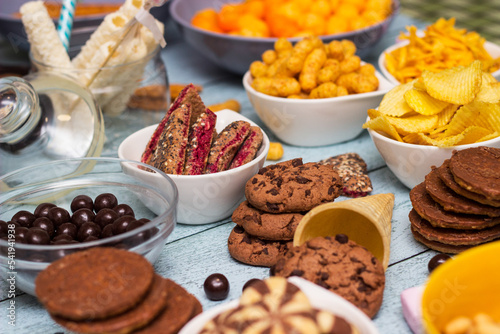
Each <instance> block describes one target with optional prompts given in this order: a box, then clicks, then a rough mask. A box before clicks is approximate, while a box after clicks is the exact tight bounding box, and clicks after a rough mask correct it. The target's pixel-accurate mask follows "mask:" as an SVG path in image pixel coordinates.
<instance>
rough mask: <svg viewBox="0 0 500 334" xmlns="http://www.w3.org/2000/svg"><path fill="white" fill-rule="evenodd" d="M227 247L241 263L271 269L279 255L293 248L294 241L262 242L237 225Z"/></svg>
mask: <svg viewBox="0 0 500 334" xmlns="http://www.w3.org/2000/svg"><path fill="white" fill-rule="evenodd" d="M227 246H228V249H229V254H231V256H232V257H233V258H234V259H236V260H238V261H240V262H243V263H246V264H250V265H253V266H263V267H270V266H272V265H273V264H275V263H276V259H277V258H278V256H279V255H281V254H283V253H285V251H286V250H287V249H288V248H289V247H291V246H292V241H272V240H261V239H259V238H257V237H254V236H252V235H250V234H248V233H247V232H246V231H245V230H244V229H243V228H242V227H241V226H239V225H236V226H235V227H234V228H233V230H232V231H231V234H230V235H229V238H228V241H227Z"/></svg>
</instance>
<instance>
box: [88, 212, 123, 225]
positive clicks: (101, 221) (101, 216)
mask: <svg viewBox="0 0 500 334" xmlns="http://www.w3.org/2000/svg"><path fill="white" fill-rule="evenodd" d="M118 218H119V217H118V213H116V211H114V210H113V209H110V208H104V209H101V210H100V211H99V212H98V213H97V214H96V215H95V219H94V223H96V224H97V225H99V226H100V227H101V228H104V226H106V225H109V224H113V222H114V221H115V220H117V219H118Z"/></svg>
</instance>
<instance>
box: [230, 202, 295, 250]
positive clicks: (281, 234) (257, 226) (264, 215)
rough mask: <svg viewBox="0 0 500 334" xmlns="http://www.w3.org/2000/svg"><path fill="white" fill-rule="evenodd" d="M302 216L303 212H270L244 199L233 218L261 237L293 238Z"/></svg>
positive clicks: (266, 238) (250, 232)
mask: <svg viewBox="0 0 500 334" xmlns="http://www.w3.org/2000/svg"><path fill="white" fill-rule="evenodd" d="M302 217H304V215H303V214H302V213H268V212H265V211H262V210H259V209H256V208H254V207H253V206H252V205H251V204H250V203H248V201H244V202H242V203H241V204H240V205H239V206H238V207H237V208H236V210H234V212H233V215H232V217H231V218H232V220H233V222H234V223H236V224H238V225H240V226H241V227H243V229H244V230H245V231H247V232H248V233H249V234H251V235H253V236H256V237H259V238H261V239H264V240H292V239H293V235H294V233H295V230H296V229H297V226H298V225H299V223H300V220H301V219H302Z"/></svg>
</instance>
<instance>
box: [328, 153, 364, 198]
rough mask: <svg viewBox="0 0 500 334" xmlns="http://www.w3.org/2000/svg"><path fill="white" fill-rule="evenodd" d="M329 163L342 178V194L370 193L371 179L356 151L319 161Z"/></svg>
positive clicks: (362, 194)
mask: <svg viewBox="0 0 500 334" xmlns="http://www.w3.org/2000/svg"><path fill="white" fill-rule="evenodd" d="M320 163H321V164H324V165H331V166H332V167H333V169H335V171H336V172H337V173H339V175H340V177H341V178H342V180H343V183H344V188H343V189H342V194H343V195H344V196H349V197H361V196H366V195H368V193H370V192H371V191H372V190H373V188H372V181H371V180H370V177H369V176H368V173H367V166H366V163H365V161H364V160H363V159H362V158H361V157H360V156H359V155H358V154H357V153H345V154H340V155H336V156H333V157H330V158H328V159H324V160H321V161H320Z"/></svg>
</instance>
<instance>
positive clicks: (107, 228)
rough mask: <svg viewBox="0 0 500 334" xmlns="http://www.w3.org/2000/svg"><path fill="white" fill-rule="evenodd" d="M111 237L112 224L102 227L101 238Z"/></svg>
mask: <svg viewBox="0 0 500 334" xmlns="http://www.w3.org/2000/svg"><path fill="white" fill-rule="evenodd" d="M112 236H113V224H109V225H106V226H104V228H103V229H102V232H101V238H102V239H103V238H109V237H112Z"/></svg>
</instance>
